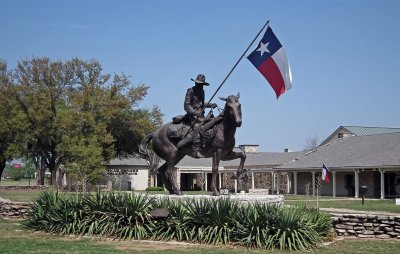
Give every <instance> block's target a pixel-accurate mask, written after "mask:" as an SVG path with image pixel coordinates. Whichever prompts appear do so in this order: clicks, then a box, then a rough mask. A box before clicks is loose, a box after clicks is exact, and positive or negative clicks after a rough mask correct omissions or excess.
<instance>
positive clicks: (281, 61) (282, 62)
mask: <svg viewBox="0 0 400 254" xmlns="http://www.w3.org/2000/svg"><path fill="white" fill-rule="evenodd" d="M272 59H274V61H275V63H276V65H277V66H278V68H279V71H280V72H281V75H282V78H283V82H285V90H286V91H287V90H289V89H290V88H291V87H292V73H291V71H290V66H289V61H288V59H287V57H286V53H285V50H284V49H283V47H281V48H280V49H279V50H278V51H276V52H275V54H273V55H272Z"/></svg>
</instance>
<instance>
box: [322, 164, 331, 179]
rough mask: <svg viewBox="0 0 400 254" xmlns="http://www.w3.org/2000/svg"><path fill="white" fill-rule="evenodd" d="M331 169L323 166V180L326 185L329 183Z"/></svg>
mask: <svg viewBox="0 0 400 254" xmlns="http://www.w3.org/2000/svg"><path fill="white" fill-rule="evenodd" d="M329 171H330V170H329V168H328V167H327V166H325V164H322V177H321V178H322V180H324V181H325V182H326V183H329V175H328V172H329Z"/></svg>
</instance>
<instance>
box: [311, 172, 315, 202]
mask: <svg viewBox="0 0 400 254" xmlns="http://www.w3.org/2000/svg"><path fill="white" fill-rule="evenodd" d="M311 175H312V177H311V181H312V195H313V196H315V171H312V172H311Z"/></svg>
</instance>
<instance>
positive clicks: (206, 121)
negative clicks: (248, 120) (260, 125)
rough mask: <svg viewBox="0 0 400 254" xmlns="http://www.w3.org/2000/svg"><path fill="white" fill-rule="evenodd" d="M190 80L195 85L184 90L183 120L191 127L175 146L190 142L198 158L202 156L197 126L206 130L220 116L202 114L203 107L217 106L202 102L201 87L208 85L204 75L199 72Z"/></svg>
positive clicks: (202, 93)
mask: <svg viewBox="0 0 400 254" xmlns="http://www.w3.org/2000/svg"><path fill="white" fill-rule="evenodd" d="M191 80H192V81H194V83H195V85H194V86H193V87H191V88H189V89H188V90H187V92H186V96H185V102H184V109H185V111H186V115H185V117H184V119H185V121H184V122H185V123H186V124H187V125H189V126H190V127H191V129H192V131H190V130H189V133H188V134H187V135H186V136H185V137H184V138H183V139H182V140H181V141H179V143H178V144H177V148H178V149H181V148H183V147H185V146H186V145H188V144H189V143H190V142H192V151H193V155H194V157H195V158H200V157H202V156H201V151H200V150H201V138H200V132H199V128H202V131H207V130H208V129H210V128H211V127H212V126H214V125H215V124H216V123H217V122H219V121H221V120H222V117H220V116H218V117H213V118H211V119H210V116H207V117H205V116H204V109H205V108H216V107H217V104H215V103H207V105H205V103H204V98H205V93H204V88H203V87H204V86H208V85H209V83H207V82H206V77H205V76H204V75H203V74H199V75H197V78H196V79H191Z"/></svg>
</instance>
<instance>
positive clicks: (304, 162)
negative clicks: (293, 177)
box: [276, 133, 400, 169]
mask: <svg viewBox="0 0 400 254" xmlns="http://www.w3.org/2000/svg"><path fill="white" fill-rule="evenodd" d="M322 164H325V165H326V166H328V167H330V168H385V167H400V133H390V134H380V135H368V136H353V137H348V138H344V139H338V140H336V141H333V142H331V143H328V144H326V145H323V146H321V147H318V148H317V149H315V150H313V151H311V152H309V153H307V154H306V155H304V156H303V157H300V158H298V159H296V160H293V161H291V162H289V163H286V164H284V165H282V166H278V167H276V169H316V168H321V167H322Z"/></svg>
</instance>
